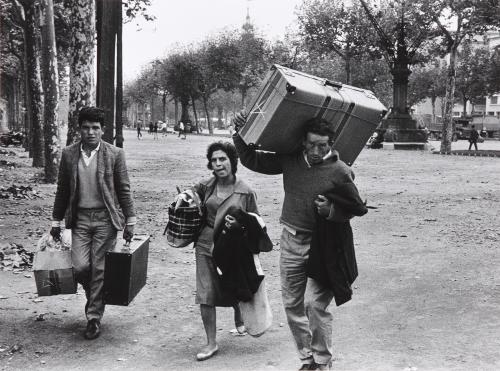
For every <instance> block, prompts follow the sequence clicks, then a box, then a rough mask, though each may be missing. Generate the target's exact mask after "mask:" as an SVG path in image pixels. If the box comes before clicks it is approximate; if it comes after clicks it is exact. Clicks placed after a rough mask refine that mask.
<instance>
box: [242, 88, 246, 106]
mask: <svg viewBox="0 0 500 371" xmlns="http://www.w3.org/2000/svg"><path fill="white" fill-rule="evenodd" d="M246 97H247V91H246V89H241V109H242V110H243V109H245V99H246Z"/></svg>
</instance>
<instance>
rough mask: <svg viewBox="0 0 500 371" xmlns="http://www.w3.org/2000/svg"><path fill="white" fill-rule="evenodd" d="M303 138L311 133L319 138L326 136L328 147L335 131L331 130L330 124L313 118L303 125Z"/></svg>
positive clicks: (321, 119)
mask: <svg viewBox="0 0 500 371" xmlns="http://www.w3.org/2000/svg"><path fill="white" fill-rule="evenodd" d="M304 127H305V128H304V138H306V137H307V133H313V134H317V135H321V136H328V142H329V144H330V145H332V144H333V138H334V137H335V131H334V130H333V128H332V124H330V123H329V122H328V121H326V120H325V119H323V118H318V117H314V118H312V119H310V120H308V121H307V122H306V124H305V125H304Z"/></svg>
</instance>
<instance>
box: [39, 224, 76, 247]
mask: <svg viewBox="0 0 500 371" xmlns="http://www.w3.org/2000/svg"><path fill="white" fill-rule="evenodd" d="M36 249H37V251H55V250H60V251H65V250H71V229H63V230H62V231H61V240H60V241H55V240H54V237H52V235H51V234H50V232H47V233H44V235H43V236H42V237H41V238H40V239H39V240H38V243H37V244H36Z"/></svg>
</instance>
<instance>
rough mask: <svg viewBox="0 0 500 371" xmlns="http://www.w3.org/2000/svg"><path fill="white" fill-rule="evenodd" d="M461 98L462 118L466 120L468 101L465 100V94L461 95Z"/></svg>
mask: <svg viewBox="0 0 500 371" xmlns="http://www.w3.org/2000/svg"><path fill="white" fill-rule="evenodd" d="M462 97H463V98H462V99H463V103H464V110H463V114H464V118H466V117H467V101H468V99H467V97H466V95H465V94H462Z"/></svg>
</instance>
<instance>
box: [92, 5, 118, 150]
mask: <svg viewBox="0 0 500 371" xmlns="http://www.w3.org/2000/svg"><path fill="white" fill-rule="evenodd" d="M117 4H121V2H120V1H118V0H97V1H96V6H97V7H96V29H97V89H96V93H97V105H98V106H99V107H100V108H102V109H103V110H104V117H105V118H104V122H105V125H104V134H103V136H102V139H103V140H105V141H106V142H108V143H113V138H114V136H115V135H114V130H115V119H116V116H117V113H116V114H115V47H116V42H115V41H116V28H117V27H116V26H117V22H116V18H117V17H116V9H117ZM120 10H121V8H120Z"/></svg>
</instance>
